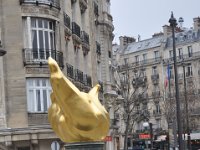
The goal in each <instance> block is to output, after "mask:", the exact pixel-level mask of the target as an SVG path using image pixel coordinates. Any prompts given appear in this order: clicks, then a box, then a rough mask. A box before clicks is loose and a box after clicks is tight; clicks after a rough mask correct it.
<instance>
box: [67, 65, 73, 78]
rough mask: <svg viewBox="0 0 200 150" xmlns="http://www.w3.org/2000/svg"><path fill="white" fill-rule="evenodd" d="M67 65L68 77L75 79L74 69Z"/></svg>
mask: <svg viewBox="0 0 200 150" xmlns="http://www.w3.org/2000/svg"><path fill="white" fill-rule="evenodd" d="M66 65H67V76H68V77H70V78H72V79H74V67H73V66H72V65H70V64H66Z"/></svg>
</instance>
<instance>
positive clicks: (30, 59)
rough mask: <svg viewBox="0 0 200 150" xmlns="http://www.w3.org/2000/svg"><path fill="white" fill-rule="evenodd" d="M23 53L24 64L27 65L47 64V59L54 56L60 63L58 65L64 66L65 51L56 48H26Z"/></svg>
mask: <svg viewBox="0 0 200 150" xmlns="http://www.w3.org/2000/svg"><path fill="white" fill-rule="evenodd" d="M22 53H23V62H24V66H26V65H37V64H40V66H41V65H43V64H47V59H48V58H49V57H52V58H53V59H55V60H56V61H57V63H58V65H59V66H60V67H61V68H63V67H64V64H63V53H62V52H60V51H56V50H50V49H38V48H32V49H31V48H24V49H23V50H22Z"/></svg>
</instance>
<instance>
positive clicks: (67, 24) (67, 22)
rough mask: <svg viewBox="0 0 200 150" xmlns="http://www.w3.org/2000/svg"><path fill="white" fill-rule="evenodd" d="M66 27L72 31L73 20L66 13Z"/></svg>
mask: <svg viewBox="0 0 200 150" xmlns="http://www.w3.org/2000/svg"><path fill="white" fill-rule="evenodd" d="M64 25H65V26H66V27H67V28H69V29H71V19H70V17H69V16H68V15H67V14H66V13H64Z"/></svg>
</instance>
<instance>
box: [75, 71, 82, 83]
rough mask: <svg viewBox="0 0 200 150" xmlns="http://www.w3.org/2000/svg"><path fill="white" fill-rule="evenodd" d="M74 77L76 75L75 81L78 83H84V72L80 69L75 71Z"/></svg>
mask: <svg viewBox="0 0 200 150" xmlns="http://www.w3.org/2000/svg"><path fill="white" fill-rule="evenodd" d="M74 75H75V81H78V82H80V83H84V82H83V72H82V71H80V70H79V69H75V70H74Z"/></svg>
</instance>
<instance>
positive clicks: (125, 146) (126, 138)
mask: <svg viewBox="0 0 200 150" xmlns="http://www.w3.org/2000/svg"><path fill="white" fill-rule="evenodd" d="M129 122H130V117H129V114H128V117H127V121H126V130H125V137H124V150H128V143H127V142H128V129H129V124H130V123H129Z"/></svg>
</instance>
